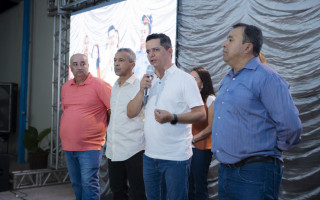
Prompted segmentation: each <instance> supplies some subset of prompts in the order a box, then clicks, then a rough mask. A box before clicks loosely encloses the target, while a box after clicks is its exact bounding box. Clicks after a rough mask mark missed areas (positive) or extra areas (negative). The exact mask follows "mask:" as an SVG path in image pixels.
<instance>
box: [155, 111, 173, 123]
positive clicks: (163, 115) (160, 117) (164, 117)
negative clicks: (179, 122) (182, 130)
mask: <svg viewBox="0 0 320 200" xmlns="http://www.w3.org/2000/svg"><path fill="white" fill-rule="evenodd" d="M154 117H155V119H156V121H157V122H159V123H160V124H164V123H167V122H171V121H172V120H173V114H171V113H169V112H168V111H166V110H160V109H155V110H154Z"/></svg>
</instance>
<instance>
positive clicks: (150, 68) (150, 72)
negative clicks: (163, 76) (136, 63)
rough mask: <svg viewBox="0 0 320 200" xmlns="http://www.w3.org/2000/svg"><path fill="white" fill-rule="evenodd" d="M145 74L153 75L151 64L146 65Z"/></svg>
mask: <svg viewBox="0 0 320 200" xmlns="http://www.w3.org/2000/svg"><path fill="white" fill-rule="evenodd" d="M146 74H149V75H153V74H154V67H153V66H152V65H148V68H147V71H146Z"/></svg>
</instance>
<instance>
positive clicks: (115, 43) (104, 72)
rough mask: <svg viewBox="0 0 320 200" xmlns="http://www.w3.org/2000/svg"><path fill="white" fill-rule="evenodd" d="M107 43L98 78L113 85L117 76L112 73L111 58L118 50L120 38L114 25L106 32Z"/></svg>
mask: <svg viewBox="0 0 320 200" xmlns="http://www.w3.org/2000/svg"><path fill="white" fill-rule="evenodd" d="M107 36H108V43H107V48H106V50H105V51H104V53H103V55H101V57H102V59H101V61H102V62H101V65H100V78H102V79H103V80H105V81H106V82H108V83H110V84H111V85H113V83H114V82H115V81H116V79H117V76H116V74H115V73H114V70H113V69H114V66H113V58H114V55H115V53H116V52H117V50H118V48H119V43H120V37H119V31H118V29H116V28H115V26H114V25H110V26H109V28H108V32H107Z"/></svg>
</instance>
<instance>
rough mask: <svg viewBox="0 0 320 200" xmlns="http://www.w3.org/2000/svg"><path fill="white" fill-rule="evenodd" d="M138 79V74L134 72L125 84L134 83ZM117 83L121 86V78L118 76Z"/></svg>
mask: <svg viewBox="0 0 320 200" xmlns="http://www.w3.org/2000/svg"><path fill="white" fill-rule="evenodd" d="M135 80H136V76H135V75H134V74H132V75H131V76H130V77H129V78H128V79H127V80H126V82H125V83H124V84H131V85H132V84H133V83H134V81H135ZM116 83H117V85H118V86H120V78H118V79H117V82H116Z"/></svg>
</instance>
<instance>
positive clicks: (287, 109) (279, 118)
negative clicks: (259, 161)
mask: <svg viewBox="0 0 320 200" xmlns="http://www.w3.org/2000/svg"><path fill="white" fill-rule="evenodd" d="M260 98H261V102H262V103H263V104H264V106H265V107H266V109H267V112H268V114H269V115H270V117H271V119H272V120H273V122H274V123H275V126H276V134H277V148H279V149H280V150H288V149H290V148H292V146H293V145H295V144H298V143H300V141H301V132H302V127H301V121H300V119H299V111H298V109H297V108H296V106H295V105H294V102H293V100H292V97H291V94H290V92H289V84H288V83H287V82H286V81H285V80H284V79H283V78H282V77H280V76H279V75H278V74H276V73H271V74H268V75H267V77H266V79H264V80H263V82H262V85H261V91H260Z"/></svg>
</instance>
